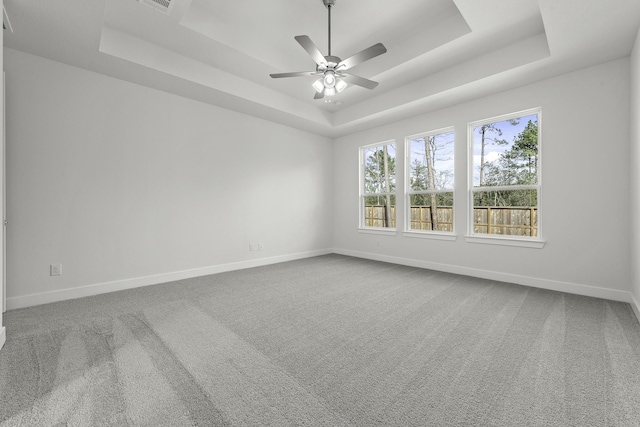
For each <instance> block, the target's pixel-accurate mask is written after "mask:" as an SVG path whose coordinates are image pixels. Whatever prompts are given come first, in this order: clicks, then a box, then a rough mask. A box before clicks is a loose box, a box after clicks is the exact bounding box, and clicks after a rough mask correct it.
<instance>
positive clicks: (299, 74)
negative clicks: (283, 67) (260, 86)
mask: <svg viewBox="0 0 640 427" xmlns="http://www.w3.org/2000/svg"><path fill="white" fill-rule="evenodd" d="M317 74H318V73H317V72H315V71H296V72H294V73H277V74H269V75H270V76H271V77H272V78H274V79H281V78H283V77H304V76H315V75H317Z"/></svg>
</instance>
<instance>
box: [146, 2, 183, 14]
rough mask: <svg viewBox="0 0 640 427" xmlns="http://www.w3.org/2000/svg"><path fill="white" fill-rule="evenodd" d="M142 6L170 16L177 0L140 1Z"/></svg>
mask: <svg viewBox="0 0 640 427" xmlns="http://www.w3.org/2000/svg"><path fill="white" fill-rule="evenodd" d="M138 1H139V2H140V3H142V4H146V5H147V6H149V7H152V8H154V9H155V10H157V11H159V12H162V13H164V14H165V15H168V14H169V12H171V5H172V4H173V2H174V1H175V0H138Z"/></svg>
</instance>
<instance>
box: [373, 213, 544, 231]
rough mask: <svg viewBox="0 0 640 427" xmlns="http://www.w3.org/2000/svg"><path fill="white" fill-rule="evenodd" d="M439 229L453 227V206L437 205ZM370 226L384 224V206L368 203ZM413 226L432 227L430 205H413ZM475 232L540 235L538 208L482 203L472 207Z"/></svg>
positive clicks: (394, 216) (414, 228)
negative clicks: (482, 204) (485, 204)
mask: <svg viewBox="0 0 640 427" xmlns="http://www.w3.org/2000/svg"><path fill="white" fill-rule="evenodd" d="M395 208H396V207H395V206H391V208H390V217H391V218H390V222H391V224H390V225H389V226H390V227H391V228H395V227H396V209H395ZM437 215H438V217H437V230H438V231H453V207H451V206H438V208H437ZM364 220H365V225H366V226H367V227H385V223H386V221H385V208H384V206H366V207H365V218H364ZM411 229H412V230H433V224H432V223H431V207H430V206H411ZM473 232H474V233H477V234H500V235H507V236H529V237H536V236H537V235H538V209H537V208H532V207H507V206H482V207H477V208H474V209H473Z"/></svg>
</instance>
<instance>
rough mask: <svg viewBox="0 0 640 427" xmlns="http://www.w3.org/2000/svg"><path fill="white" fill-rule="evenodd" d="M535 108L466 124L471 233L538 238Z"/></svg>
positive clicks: (536, 120)
mask: <svg viewBox="0 0 640 427" xmlns="http://www.w3.org/2000/svg"><path fill="white" fill-rule="evenodd" d="M539 126H540V110H539V109H535V110H528V111H524V112H520V113H514V114H510V115H505V116H501V117H498V118H494V119H489V120H483V121H479V122H475V123H470V124H469V133H470V135H469V136H470V145H471V147H470V149H471V161H470V164H471V172H470V179H471V180H472V185H471V192H470V200H471V206H472V211H471V215H470V218H471V220H470V221H469V222H470V224H469V227H470V231H471V233H470V234H472V235H476V236H478V235H487V236H496V235H501V236H511V238H525V239H528V238H539V237H540V230H539V228H538V223H539V212H538V204H539V197H540V176H539V172H540V138H539V132H538V130H539Z"/></svg>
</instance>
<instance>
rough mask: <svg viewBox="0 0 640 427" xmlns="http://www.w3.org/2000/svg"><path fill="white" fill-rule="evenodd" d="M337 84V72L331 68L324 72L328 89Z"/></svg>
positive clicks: (325, 84)
mask: <svg viewBox="0 0 640 427" xmlns="http://www.w3.org/2000/svg"><path fill="white" fill-rule="evenodd" d="M335 85H336V76H335V73H334V72H333V71H331V70H328V71H326V72H325V73H324V87H326V88H327V89H329V88H332V87H334V86H335Z"/></svg>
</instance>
